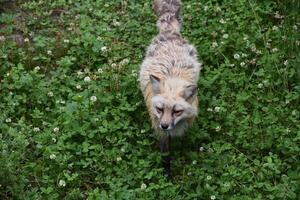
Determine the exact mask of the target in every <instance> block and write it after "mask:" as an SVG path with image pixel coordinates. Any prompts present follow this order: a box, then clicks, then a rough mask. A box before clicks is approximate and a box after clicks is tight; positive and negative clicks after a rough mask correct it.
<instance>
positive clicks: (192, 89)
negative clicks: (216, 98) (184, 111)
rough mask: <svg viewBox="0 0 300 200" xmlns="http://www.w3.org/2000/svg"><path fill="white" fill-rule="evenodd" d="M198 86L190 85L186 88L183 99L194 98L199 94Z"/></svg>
mask: <svg viewBox="0 0 300 200" xmlns="http://www.w3.org/2000/svg"><path fill="white" fill-rule="evenodd" d="M197 89H198V88H197V85H189V86H186V87H185V88H184V91H183V95H182V97H183V98H184V99H186V100H188V99H189V98H191V97H193V96H194V95H195V94H196V93H197Z"/></svg>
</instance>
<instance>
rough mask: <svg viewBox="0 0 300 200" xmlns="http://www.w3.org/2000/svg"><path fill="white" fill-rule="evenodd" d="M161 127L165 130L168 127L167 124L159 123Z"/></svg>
mask: <svg viewBox="0 0 300 200" xmlns="http://www.w3.org/2000/svg"><path fill="white" fill-rule="evenodd" d="M160 126H161V128H162V129H164V130H167V129H168V128H169V125H168V124H161V125H160Z"/></svg>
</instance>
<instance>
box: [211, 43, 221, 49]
mask: <svg viewBox="0 0 300 200" xmlns="http://www.w3.org/2000/svg"><path fill="white" fill-rule="evenodd" d="M211 46H212V47H213V48H216V47H218V46H219V45H218V43H217V42H213V43H212V45H211Z"/></svg>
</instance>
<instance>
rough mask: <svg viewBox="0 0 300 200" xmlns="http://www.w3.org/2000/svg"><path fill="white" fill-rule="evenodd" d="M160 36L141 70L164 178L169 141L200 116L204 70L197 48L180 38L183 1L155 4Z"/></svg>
mask: <svg viewBox="0 0 300 200" xmlns="http://www.w3.org/2000/svg"><path fill="white" fill-rule="evenodd" d="M152 7H153V10H154V13H155V14H156V17H157V21H156V25H157V27H158V31H159V33H158V34H157V35H156V36H155V37H154V38H153V39H152V42H151V44H150V45H149V46H148V48H147V50H146V54H145V57H144V60H143V61H142V64H141V65H140V70H139V81H140V89H141V91H142V94H143V96H144V100H145V103H146V107H147V110H148V112H149V115H150V119H151V123H152V127H153V129H154V132H155V133H157V134H158V135H159V146H160V150H161V152H163V153H164V154H167V155H166V156H163V165H164V171H165V175H166V176H167V177H169V178H171V177H172V171H171V157H170V141H171V138H173V137H177V136H182V135H184V132H185V131H186V129H187V128H188V127H190V126H191V125H192V123H193V122H194V120H195V118H196V117H197V114H198V106H199V105H198V97H197V91H198V87H197V83H198V79H199V76H200V71H201V69H202V64H201V63H200V62H199V61H198V53H197V50H196V48H195V47H194V46H193V45H192V44H190V43H189V42H188V41H187V40H186V39H185V38H183V36H182V35H181V33H180V31H181V26H182V19H181V8H182V2H181V0H153V2H152Z"/></svg>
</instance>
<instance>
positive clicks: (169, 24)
mask: <svg viewBox="0 0 300 200" xmlns="http://www.w3.org/2000/svg"><path fill="white" fill-rule="evenodd" d="M153 9H154V11H155V14H156V16H157V27H158V28H159V31H160V32H161V33H164V32H176V33H179V32H180V28H181V18H180V9H181V0H154V1H153Z"/></svg>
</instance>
